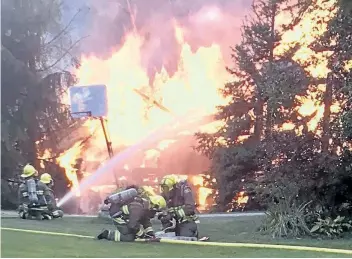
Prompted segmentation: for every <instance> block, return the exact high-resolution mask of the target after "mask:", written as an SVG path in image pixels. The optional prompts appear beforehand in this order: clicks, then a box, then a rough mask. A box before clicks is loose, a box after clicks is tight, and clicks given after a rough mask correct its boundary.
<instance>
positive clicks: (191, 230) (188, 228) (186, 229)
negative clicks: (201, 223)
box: [175, 221, 198, 239]
mask: <svg viewBox="0 0 352 259" xmlns="http://www.w3.org/2000/svg"><path fill="white" fill-rule="evenodd" d="M175 234H176V236H183V237H196V238H197V239H198V226H197V223H195V222H194V221H185V222H181V223H176V228H175Z"/></svg>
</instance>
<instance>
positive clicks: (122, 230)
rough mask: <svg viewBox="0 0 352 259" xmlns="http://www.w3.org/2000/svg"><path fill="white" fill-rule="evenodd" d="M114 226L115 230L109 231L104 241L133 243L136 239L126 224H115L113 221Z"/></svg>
mask: <svg viewBox="0 0 352 259" xmlns="http://www.w3.org/2000/svg"><path fill="white" fill-rule="evenodd" d="M114 225H115V226H116V230H109V233H108V235H107V238H106V239H108V240H111V241H115V242H133V241H134V240H135V239H136V233H135V232H134V231H133V230H132V229H130V228H129V227H128V226H127V224H126V223H117V222H116V220H114Z"/></svg>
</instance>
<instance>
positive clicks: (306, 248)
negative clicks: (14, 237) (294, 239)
mask: <svg viewBox="0 0 352 259" xmlns="http://www.w3.org/2000/svg"><path fill="white" fill-rule="evenodd" d="M1 230H7V231H15V232H27V233H31V234H43V235H52V236H67V237H78V238H87V239H94V238H95V237H93V236H84V235H77V234H70V233H60V232H48V231H39V230H31V229H18V228H6V227H5V228H4V227H1ZM136 241H137V242H159V243H168V244H184V245H200V246H218V247H237V248H271V249H285V250H296V251H310V252H322V253H335V254H348V255H352V250H347V249H334V248H323V247H309V246H290V245H270V244H251V243H222V242H200V241H186V240H173V239H162V238H160V239H156V240H148V239H139V240H136Z"/></svg>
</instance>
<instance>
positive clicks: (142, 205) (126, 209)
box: [97, 188, 166, 242]
mask: <svg viewBox="0 0 352 259" xmlns="http://www.w3.org/2000/svg"><path fill="white" fill-rule="evenodd" d="M104 203H105V204H109V203H110V204H111V205H110V210H109V212H110V216H111V218H112V219H113V222H114V224H115V226H116V228H117V229H116V230H103V231H102V233H100V234H99V235H98V236H97V239H99V240H100V239H107V240H111V241H116V242H132V241H134V240H135V239H138V238H139V239H140V238H154V237H155V234H154V230H153V228H152V224H151V222H150V219H151V218H153V217H154V215H155V213H156V212H157V211H161V210H163V209H165V208H166V201H165V199H164V198H163V197H161V196H158V195H154V196H149V197H147V196H143V197H142V195H141V194H140V193H139V192H138V191H137V190H136V189H135V188H129V189H126V190H124V191H122V192H119V193H116V194H113V195H110V196H109V197H108V198H107V199H105V201H104Z"/></svg>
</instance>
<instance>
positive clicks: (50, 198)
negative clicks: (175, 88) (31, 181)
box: [40, 173, 64, 218]
mask: <svg viewBox="0 0 352 259" xmlns="http://www.w3.org/2000/svg"><path fill="white" fill-rule="evenodd" d="M40 181H41V182H42V183H43V184H44V185H45V186H46V188H45V190H44V198H45V201H46V203H47V206H48V209H49V211H50V214H51V216H52V217H53V218H62V217H63V216H64V212H63V211H62V210H61V209H60V208H58V207H57V205H56V200H55V196H54V192H53V190H52V188H53V186H54V180H53V178H52V177H51V175H50V174H48V173H44V174H42V175H41V176H40Z"/></svg>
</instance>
